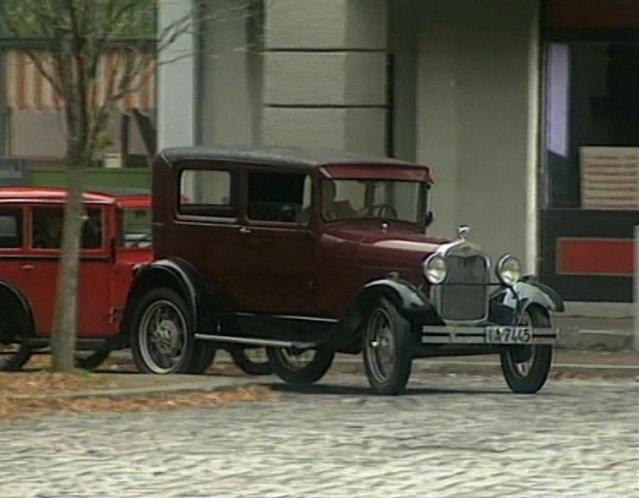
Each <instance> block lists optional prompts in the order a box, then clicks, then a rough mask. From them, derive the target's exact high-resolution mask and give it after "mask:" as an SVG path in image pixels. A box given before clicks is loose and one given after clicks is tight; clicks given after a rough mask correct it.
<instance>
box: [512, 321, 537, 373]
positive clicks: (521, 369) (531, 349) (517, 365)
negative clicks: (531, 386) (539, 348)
mask: <svg viewBox="0 0 639 498" xmlns="http://www.w3.org/2000/svg"><path fill="white" fill-rule="evenodd" d="M522 325H526V326H530V325H531V323H530V318H529V317H528V316H526V317H525V319H524V321H523V324H522ZM526 348H527V349H528V351H526V353H527V354H526V355H525V356H526V360H524V361H517V360H516V358H517V355H516V354H514V353H513V352H510V351H509V352H508V360H509V362H510V364H511V366H512V369H513V372H514V373H515V374H516V375H517V376H518V377H521V378H525V377H528V375H529V374H530V372H531V370H532V366H533V363H534V361H535V345H534V344H533V345H531V346H526Z"/></svg>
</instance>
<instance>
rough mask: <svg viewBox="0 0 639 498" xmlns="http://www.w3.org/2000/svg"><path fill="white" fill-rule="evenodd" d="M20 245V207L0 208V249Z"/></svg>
mask: <svg viewBox="0 0 639 498" xmlns="http://www.w3.org/2000/svg"><path fill="white" fill-rule="evenodd" d="M21 246H22V211H21V210H20V209H3V210H0V249H11V248H17V247H21Z"/></svg>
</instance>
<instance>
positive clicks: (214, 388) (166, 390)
mask: <svg viewBox="0 0 639 498" xmlns="http://www.w3.org/2000/svg"><path fill="white" fill-rule="evenodd" d="M260 384H261V383H260V382H256V381H255V379H253V378H234V380H233V381H229V382H225V383H223V384H218V385H207V383H206V382H203V381H201V380H197V381H194V382H192V383H181V384H173V385H170V384H169V385H164V386H149V387H128V388H119V389H92V390H87V391H60V392H55V391H50V392H44V393H38V394H15V395H0V397H1V398H5V399H46V398H53V397H54V398H63V399H78V398H98V397H99V398H132V397H144V396H160V395H164V394H191V393H212V392H225V391H234V390H236V389H239V388H242V387H254V386H258V385H260Z"/></svg>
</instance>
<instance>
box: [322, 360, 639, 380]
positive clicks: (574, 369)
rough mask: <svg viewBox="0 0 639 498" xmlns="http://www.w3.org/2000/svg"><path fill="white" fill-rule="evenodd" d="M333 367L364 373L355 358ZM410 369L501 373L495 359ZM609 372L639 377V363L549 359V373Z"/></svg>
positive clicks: (420, 365)
mask: <svg viewBox="0 0 639 498" xmlns="http://www.w3.org/2000/svg"><path fill="white" fill-rule="evenodd" d="M332 370H333V371H339V372H341V373H357V374H360V373H361V374H363V373H364V365H363V363H362V362H361V361H356V360H341V359H340V360H336V361H335V362H334V363H333V367H332ZM412 373H424V374H457V375H498V376H501V375H502V371H501V366H500V364H499V361H473V362H465V361H459V360H456V361H450V360H447V361H441V360H435V361H433V360H430V361H429V360H418V361H415V362H413V368H412ZM557 374H559V375H574V376H606V377H608V376H610V377H620V378H639V365H594V364H584V363H553V365H552V367H551V370H550V375H551V376H552V375H557Z"/></svg>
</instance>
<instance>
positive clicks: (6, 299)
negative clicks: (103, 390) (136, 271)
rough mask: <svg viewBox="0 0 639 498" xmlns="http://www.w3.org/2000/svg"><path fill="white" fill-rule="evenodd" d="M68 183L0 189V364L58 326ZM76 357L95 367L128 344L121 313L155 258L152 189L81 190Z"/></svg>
mask: <svg viewBox="0 0 639 498" xmlns="http://www.w3.org/2000/svg"><path fill="white" fill-rule="evenodd" d="M66 195H67V194H66V190H65V189H60V188H40V187H3V188H0V370H16V369H19V368H20V367H22V366H23V365H24V364H25V363H26V362H27V361H28V359H29V357H30V356H31V354H32V353H33V352H34V351H38V350H42V349H45V348H47V347H48V345H49V338H50V335H51V330H52V326H53V313H54V303H55V292H56V284H57V277H58V265H59V259H60V253H61V249H60V242H61V237H60V233H61V226H62V213H63V209H64V204H65V199H66ZM84 207H85V215H84V217H85V220H84V223H83V227H82V241H81V250H80V260H81V263H80V281H79V303H78V309H79V328H78V339H77V348H78V350H79V351H80V352H79V353H78V363H79V365H80V366H82V367H85V368H95V367H96V366H98V365H99V364H100V363H102V361H104V359H105V358H106V357H107V356H108V354H109V351H111V350H112V349H116V348H121V347H126V346H127V345H128V338H126V337H125V336H124V335H123V334H121V333H120V332H121V327H120V318H121V316H122V315H123V307H124V304H125V302H126V298H127V294H128V292H129V287H130V285H131V280H132V278H133V268H134V267H135V265H137V264H139V263H143V262H148V261H150V260H152V258H153V253H152V248H151V196H150V194H149V192H148V191H146V190H142V189H119V190H117V189H113V190H107V189H101V190H100V191H94V192H87V193H86V194H85V195H84Z"/></svg>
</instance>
